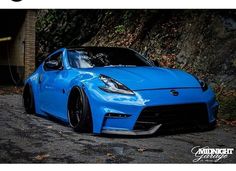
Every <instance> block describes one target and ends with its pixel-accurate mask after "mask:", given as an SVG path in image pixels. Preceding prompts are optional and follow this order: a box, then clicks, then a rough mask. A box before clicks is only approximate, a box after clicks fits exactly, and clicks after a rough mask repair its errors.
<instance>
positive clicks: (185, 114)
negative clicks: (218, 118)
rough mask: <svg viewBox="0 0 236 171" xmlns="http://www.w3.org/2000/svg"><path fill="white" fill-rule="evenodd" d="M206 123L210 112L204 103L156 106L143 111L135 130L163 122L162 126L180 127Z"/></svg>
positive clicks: (145, 128)
mask: <svg viewBox="0 0 236 171" xmlns="http://www.w3.org/2000/svg"><path fill="white" fill-rule="evenodd" d="M206 123H208V112H207V106H206V104H204V103H195V104H184V105H168V106H154V107H147V108H145V109H144V110H143V111H142V112H141V114H140V115H139V117H138V120H137V121H136V124H135V126H134V130H148V129H150V128H152V127H153V126H155V125H158V124H162V127H179V126H183V125H185V126H193V125H198V124H206Z"/></svg>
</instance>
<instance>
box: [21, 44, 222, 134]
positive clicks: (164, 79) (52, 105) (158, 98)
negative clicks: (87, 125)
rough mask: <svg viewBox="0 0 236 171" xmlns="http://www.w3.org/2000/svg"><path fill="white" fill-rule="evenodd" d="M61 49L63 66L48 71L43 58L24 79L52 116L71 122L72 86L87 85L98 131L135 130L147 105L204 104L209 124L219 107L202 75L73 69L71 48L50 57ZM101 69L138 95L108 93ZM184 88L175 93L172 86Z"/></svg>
mask: <svg viewBox="0 0 236 171" xmlns="http://www.w3.org/2000/svg"><path fill="white" fill-rule="evenodd" d="M59 52H61V53H62V62H63V66H64V67H63V69H62V70H52V71H45V70H44V67H43V65H44V63H42V64H41V65H40V66H39V67H38V69H37V70H36V71H35V72H34V73H33V74H32V75H31V76H30V77H29V78H28V79H27V80H26V81H25V84H29V85H30V86H31V87H32V90H33V93H34V100H35V110H36V113H37V114H39V115H44V116H46V115H53V116H54V117H56V118H58V119H60V120H62V121H64V122H66V123H68V116H67V113H68V109H67V103H68V97H69V95H70V91H71V89H72V88H73V87H75V86H79V87H82V88H83V89H84V91H85V93H86V95H87V97H88V100H89V103H90V107H91V112H92V119H93V132H94V133H101V132H102V130H121V131H132V130H133V127H134V125H135V122H136V120H137V118H138V116H139V115H140V113H141V111H142V110H143V109H144V108H145V107H149V106H161V105H174V104H191V103H205V104H207V108H208V118H209V123H211V122H214V121H215V120H216V118H215V108H216V107H217V106H218V103H217V102H216V99H215V95H214V92H213V91H212V90H211V88H208V89H207V90H206V91H203V90H202V88H201V86H200V84H199V82H198V80H196V78H195V77H194V76H192V75H190V74H188V73H186V72H183V71H181V70H176V69H167V68H160V67H155V66H145V67H132V66H131V67H124V66H110V67H94V68H79V69H76V68H72V67H71V66H70V65H69V62H68V57H67V49H65V48H62V49H59V50H57V51H56V52H54V53H52V54H51V55H50V56H49V58H50V57H51V56H52V55H54V54H57V53H59ZM100 74H103V75H106V76H109V77H111V78H113V79H115V80H117V81H119V82H120V83H122V84H124V85H125V86H127V87H128V88H129V89H130V90H132V91H133V92H134V95H124V94H116V93H108V92H105V91H103V90H101V89H100V88H99V87H101V86H104V83H103V82H102V81H101V80H100V79H99V76H100ZM172 89H175V90H177V91H178V92H179V95H178V96H173V95H172V94H171V93H170V90H172ZM107 113H118V114H121V115H122V114H128V115H130V116H129V117H124V118H106V117H105V115H106V114H107Z"/></svg>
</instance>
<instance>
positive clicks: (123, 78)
mask: <svg viewBox="0 0 236 171" xmlns="http://www.w3.org/2000/svg"><path fill="white" fill-rule="evenodd" d="M91 70H92V72H93V73H94V74H96V75H98V76H99V75H100V74H103V75H106V76H109V77H111V78H113V79H115V80H117V81H119V82H120V83H122V84H124V85H125V86H127V87H128V88H129V89H131V90H144V89H168V88H170V89H171V88H198V87H199V88H200V84H199V83H198V81H197V80H196V78H194V77H193V76H192V75H190V74H188V73H186V72H183V71H181V70H177V69H166V68H160V67H96V68H91V69H90V72H91Z"/></svg>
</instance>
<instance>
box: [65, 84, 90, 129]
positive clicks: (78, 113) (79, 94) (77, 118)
mask: <svg viewBox="0 0 236 171" xmlns="http://www.w3.org/2000/svg"><path fill="white" fill-rule="evenodd" d="M68 120H69V123H70V125H71V127H72V128H74V130H75V131H76V132H86V133H87V132H91V131H92V127H93V125H92V117H91V110H90V105H89V101H88V98H87V96H86V94H85V92H84V91H83V89H81V88H79V87H75V88H73V89H72V91H71V94H70V96H69V102H68Z"/></svg>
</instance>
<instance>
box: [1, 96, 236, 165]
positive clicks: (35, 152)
mask: <svg viewBox="0 0 236 171" xmlns="http://www.w3.org/2000/svg"><path fill="white" fill-rule="evenodd" d="M0 129H1V131H0V163H192V161H193V159H194V158H195V157H194V155H193V154H192V153H191V149H192V148H193V147H194V146H201V147H205V146H209V147H211V148H234V149H236V127H231V126H227V125H220V126H218V127H217V128H216V129H214V130H211V131H207V132H193V133H181V134H172V135H170V134H169V135H168V134H166V135H165V134H164V135H157V136H152V137H114V136H113V137H112V136H98V135H93V134H79V133H76V132H74V131H73V130H72V129H71V128H70V127H68V126H65V125H62V124H60V123H57V122H55V121H52V120H48V119H46V118H42V117H38V116H34V115H28V114H26V113H25V111H24V108H23V106H22V97H21V95H17V94H12V95H0ZM204 162H205V163H207V161H204ZM220 162H222V163H235V162H236V152H235V151H234V153H233V155H229V156H228V157H227V158H226V159H222V160H220Z"/></svg>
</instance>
